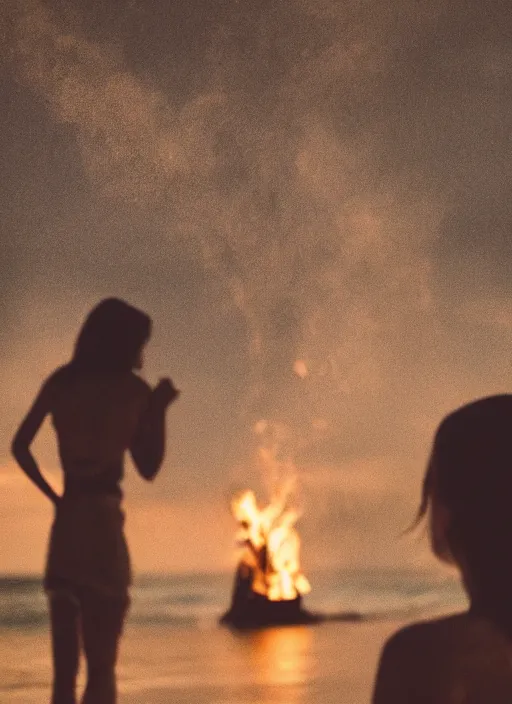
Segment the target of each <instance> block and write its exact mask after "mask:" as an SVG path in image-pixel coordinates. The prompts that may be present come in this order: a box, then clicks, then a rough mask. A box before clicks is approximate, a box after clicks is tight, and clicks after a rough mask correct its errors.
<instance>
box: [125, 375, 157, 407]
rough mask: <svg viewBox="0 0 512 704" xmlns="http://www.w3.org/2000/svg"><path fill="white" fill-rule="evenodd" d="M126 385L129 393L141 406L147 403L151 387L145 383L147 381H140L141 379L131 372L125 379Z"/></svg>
mask: <svg viewBox="0 0 512 704" xmlns="http://www.w3.org/2000/svg"><path fill="white" fill-rule="evenodd" d="M127 385H128V388H129V390H130V392H131V393H132V394H133V395H134V396H135V397H136V399H137V400H138V401H140V402H141V403H142V404H145V403H147V401H148V399H149V397H150V395H151V387H150V385H149V384H148V383H147V381H145V380H144V379H142V377H140V376H139V375H138V374H135V373H134V372H132V373H131V374H130V375H129V377H128V378H127Z"/></svg>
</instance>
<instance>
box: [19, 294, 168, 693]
mask: <svg viewBox="0 0 512 704" xmlns="http://www.w3.org/2000/svg"><path fill="white" fill-rule="evenodd" d="M150 333H151V320H150V318H149V317H148V316H147V315H146V314H145V313H143V312H141V311H139V310H137V309H136V308H133V307H132V306H130V305H128V304H127V303H125V302H124V301H121V300H118V299H115V298H110V299H106V300H103V301H102V302H101V303H99V304H98V305H97V306H96V307H95V308H94V309H93V310H92V311H91V312H90V314H89V316H88V317H87V319H86V321H85V323H84V325H83V327H82V329H81V331H80V334H79V336H78V339H77V341H76V345H75V349H74V354H73V357H72V359H71V361H70V362H69V363H68V364H66V365H65V366H63V367H60V368H59V369H57V370H56V371H55V372H54V373H53V374H52V375H51V376H50V377H49V378H48V379H47V381H46V382H45V383H44V384H43V386H42V388H41V390H40V392H39V394H38V395H37V397H36V399H35V401H34V403H33V405H32V407H31V408H30V410H29V412H28V414H27V416H26V417H25V419H24V420H23V422H22V423H21V426H20V428H19V429H18V431H17V433H16V435H15V437H14V440H13V443H12V452H13V455H14V457H15V459H16V460H17V462H18V464H19V465H20V467H21V468H22V470H23V471H24V472H25V473H26V474H27V476H28V477H29V478H30V479H31V480H32V481H33V482H34V484H35V485H36V486H37V487H38V488H39V489H40V490H41V491H42V492H43V493H44V494H45V495H46V496H47V497H48V498H49V499H50V501H51V502H52V503H53V504H54V506H55V519H54V522H53V525H52V529H51V535H50V543H49V550H48V556H47V563H46V571H45V578H44V586H45V590H46V592H47V594H48V598H49V607H50V621H51V633H52V654H53V665H54V678H53V695H52V700H51V701H52V704H75V702H76V693H75V692H76V676H77V671H78V665H79V657H80V652H81V650H82V648H83V650H84V653H85V658H86V661H87V685H86V690H85V693H84V696H83V699H82V702H83V704H114V702H115V701H116V678H115V666H116V659H117V653H118V645H119V639H120V636H121V633H122V629H123V624H124V620H125V617H126V613H127V609H128V606H129V586H130V583H131V569H130V559H129V553H128V548H127V544H126V540H125V536H124V513H123V510H122V508H121V501H122V492H121V486H120V485H121V481H122V478H123V472H124V468H123V465H124V455H125V452H126V451H127V450H128V451H129V452H130V454H131V456H132V458H133V461H134V464H135V467H136V468H137V470H138V472H139V473H140V475H141V476H142V477H143V478H144V479H147V480H152V479H154V477H155V476H156V475H157V473H158V471H159V469H160V467H161V464H162V461H163V458H164V453H165V415H166V410H167V408H168V406H169V405H170V404H171V403H172V402H173V401H174V400H175V399H176V398H177V396H178V391H177V390H176V389H175V388H174V386H173V384H172V382H171V381H170V380H169V379H162V380H161V381H160V382H159V383H158V385H157V386H156V388H154V389H151V388H150V387H149V386H148V384H147V383H146V382H145V381H143V379H142V378H141V377H140V376H138V375H137V374H136V373H135V370H139V369H141V368H142V355H143V350H144V347H145V345H146V343H147V342H148V340H149V337H150ZM48 415H49V416H50V417H51V419H52V422H53V426H54V429H55V432H56V436H57V442H58V448H59V455H60V460H61V465H62V470H63V475H64V492H63V495H62V496H59V495H58V494H56V493H55V491H54V490H53V489H52V487H51V486H50V485H49V484H48V482H47V481H46V480H45V478H44V477H43V475H42V474H41V472H40V470H39V467H38V465H37V463H36V461H35V459H34V457H33V455H32V454H31V451H30V445H31V443H32V441H33V439H34V437H35V435H36V434H37V432H38V430H39V428H40V426H41V424H42V423H43V420H44V419H45V417H46V416H48Z"/></svg>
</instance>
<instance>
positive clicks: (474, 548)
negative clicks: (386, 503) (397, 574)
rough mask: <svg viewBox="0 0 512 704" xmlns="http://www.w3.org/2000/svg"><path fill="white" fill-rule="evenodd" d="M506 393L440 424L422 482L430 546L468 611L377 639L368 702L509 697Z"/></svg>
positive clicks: (511, 638)
mask: <svg viewBox="0 0 512 704" xmlns="http://www.w3.org/2000/svg"><path fill="white" fill-rule="evenodd" d="M511 509H512V396H511V395H503V396H493V397H490V398H484V399H480V400H477V401H474V402H473V403H470V404H468V405H466V406H463V407H462V408H459V409H458V410H456V411H454V412H453V413H451V414H450V415H449V416H448V417H447V418H445V419H444V420H443V422H442V423H441V425H440V427H439V429H438V431H437V434H436V436H435V440H434V446H433V450H432V454H431V459H430V463H429V466H428V469H427V473H426V476H425V479H424V483H423V496H422V501H421V505H420V510H419V514H418V520H419V519H421V518H423V517H424V516H425V515H426V514H427V513H428V515H429V526H430V536H431V544H432V549H433V551H434V553H435V554H436V555H437V556H438V557H439V558H440V559H441V560H443V561H447V562H450V563H453V564H454V565H456V566H457V568H458V569H459V571H460V574H461V577H462V581H463V584H464V587H465V589H466V592H467V594H468V597H469V602H470V607H469V610H468V611H467V612H464V613H460V614H456V615H454V616H450V617H448V618H441V619H437V620H432V621H425V622H423V623H417V624H413V625H411V626H408V627H406V628H404V629H402V630H401V631H399V632H398V633H396V634H395V635H394V636H392V638H391V639H390V640H389V641H388V642H387V643H386V645H385V647H384V650H383V652H382V655H381V662H380V666H379V671H378V673H377V681H376V684H375V691H374V698H373V702H374V704H405V702H407V704H420V703H421V704H423V703H425V704H426V703H427V702H429V703H430V702H431V703H432V704H510V702H512V510H511Z"/></svg>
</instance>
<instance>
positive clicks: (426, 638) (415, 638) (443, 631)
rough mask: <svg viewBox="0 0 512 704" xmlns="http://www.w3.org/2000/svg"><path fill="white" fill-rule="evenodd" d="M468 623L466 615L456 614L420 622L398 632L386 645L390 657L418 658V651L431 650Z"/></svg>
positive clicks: (385, 648)
mask: <svg viewBox="0 0 512 704" xmlns="http://www.w3.org/2000/svg"><path fill="white" fill-rule="evenodd" d="M467 622H468V615H467V614H466V613H461V614H454V615H452V616H447V617H443V618H438V619H432V620H428V621H418V622H416V623H412V624H409V625H407V626H405V627H404V628H401V629H400V630H398V631H396V632H395V633H394V634H393V635H392V636H391V637H390V638H389V639H388V640H387V642H386V643H385V645H384V650H385V651H387V653H388V655H389V654H391V655H393V656H400V657H413V658H416V657H417V654H418V653H417V651H418V650H423V649H430V648H431V647H432V646H433V645H434V644H435V643H436V642H443V641H445V639H446V638H447V637H449V636H450V635H451V634H456V633H458V632H460V631H461V630H463V629H464V628H465V627H466V625H467Z"/></svg>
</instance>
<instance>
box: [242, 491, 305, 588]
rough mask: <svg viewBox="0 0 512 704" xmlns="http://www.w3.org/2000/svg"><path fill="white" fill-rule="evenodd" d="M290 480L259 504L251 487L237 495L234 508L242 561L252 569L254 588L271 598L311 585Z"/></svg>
mask: <svg viewBox="0 0 512 704" xmlns="http://www.w3.org/2000/svg"><path fill="white" fill-rule="evenodd" d="M291 484H292V483H291V482H287V483H286V484H282V485H281V487H280V491H279V492H278V493H276V494H275V495H274V496H273V497H272V498H271V501H270V503H269V504H268V505H267V506H265V507H264V508H260V507H259V506H258V503H257V501H256V496H255V495H254V492H253V491H251V490H248V491H244V492H243V493H242V494H240V495H238V496H235V497H234V498H233V500H232V502H231V510H232V512H233V515H234V517H235V518H236V520H237V521H238V523H239V525H240V528H239V531H238V534H237V539H238V542H239V544H240V545H241V546H243V548H244V550H243V553H242V557H241V561H242V563H244V564H245V565H246V566H247V567H249V568H250V569H251V570H252V574H253V577H252V589H253V590H254V591H255V592H257V593H258V594H262V595H263V596H266V597H267V598H268V599H270V600H271V601H282V600H289V599H295V598H296V597H298V596H299V595H301V594H307V593H308V592H309V591H310V590H311V587H310V585H309V582H308V580H307V578H306V577H305V575H304V574H303V573H302V571H301V567H300V559H299V553H300V538H299V534H298V532H297V529H296V528H295V523H296V521H297V519H298V518H299V514H298V513H297V511H296V510H295V509H293V508H289V507H287V503H288V499H289V495H290V491H291Z"/></svg>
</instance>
